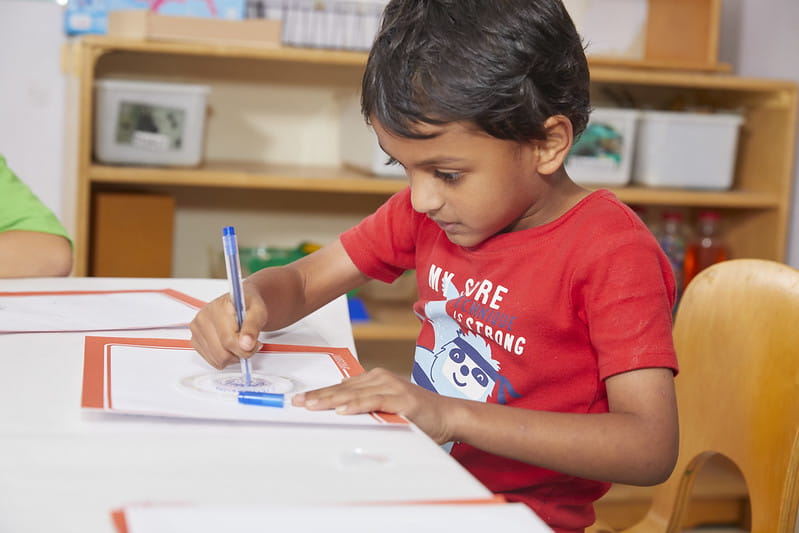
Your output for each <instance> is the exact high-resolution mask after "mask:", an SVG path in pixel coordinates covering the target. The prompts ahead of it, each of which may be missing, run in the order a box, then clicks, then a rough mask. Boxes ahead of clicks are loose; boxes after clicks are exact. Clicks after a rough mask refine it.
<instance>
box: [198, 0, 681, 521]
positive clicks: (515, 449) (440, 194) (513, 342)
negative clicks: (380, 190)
mask: <svg viewBox="0 0 799 533" xmlns="http://www.w3.org/2000/svg"><path fill="white" fill-rule="evenodd" d="M588 90H589V76H588V67H587V63H586V59H585V55H584V51H583V47H582V43H581V40H580V38H579V36H578V35H577V32H576V31H575V28H574V25H573V23H572V21H571V19H570V17H569V16H568V14H567V13H566V11H565V10H564V8H563V6H562V4H561V2H560V0H535V1H530V0H504V1H502V2H486V1H484V0H392V1H391V2H390V3H389V4H388V6H387V7H386V10H385V14H384V20H383V25H382V29H381V31H380V33H379V35H378V37H377V39H376V41H375V44H374V46H373V49H372V51H371V53H370V56H369V61H368V64H367V67H366V72H365V76H364V80H363V91H362V107H363V112H364V116H365V117H366V118H367V120H368V121H369V122H370V123H371V125H372V126H373V128H374V130H375V133H376V135H377V137H378V139H379V141H380V144H381V146H382V148H383V149H384V151H385V152H386V153H388V154H390V156H391V162H393V163H397V164H400V165H402V166H403V167H404V169H405V172H406V174H407V176H408V180H409V182H410V187H409V188H407V189H405V190H403V191H402V192H400V193H398V194H396V195H394V196H393V197H392V198H390V199H389V200H388V201H387V203H386V204H385V205H383V206H382V207H381V208H380V209H379V210H378V211H377V212H376V213H374V214H373V215H371V216H370V217H368V218H366V219H365V220H364V221H363V222H362V223H360V224H359V225H358V226H356V227H355V228H353V229H350V230H348V231H347V232H345V233H343V234H342V235H341V237H340V239H339V240H338V241H337V242H335V243H333V244H331V245H328V246H326V247H324V248H323V249H321V250H320V251H318V252H315V253H313V254H311V255H309V256H307V257H304V258H302V259H300V260H299V261H297V262H295V263H294V264H291V265H289V266H286V267H279V268H274V269H268V270H262V271H260V272H257V273H256V274H254V275H252V276H250V277H249V278H248V279H247V280H246V282H245V295H246V296H245V297H246V302H247V304H246V305H247V318H246V321H245V323H244V324H243V326H242V328H241V332H240V333H237V331H236V322H235V319H234V313H233V310H232V307H231V304H230V302H229V299H228V297H227V296H224V297H221V298H219V299H217V300H215V301H214V302H212V303H211V304H209V305H208V306H207V307H206V308H205V309H203V310H202V311H201V312H200V313H199V314H198V316H197V318H196V319H195V320H194V322H193V323H192V333H193V338H192V340H193V344H194V346H195V348H196V349H197V350H198V351H199V352H200V353H201V354H202V356H203V357H204V358H205V359H206V360H207V361H208V362H209V363H211V364H212V365H213V366H215V367H216V368H220V369H221V368H223V367H224V366H225V365H227V364H229V363H231V362H233V361H235V360H236V358H237V357H249V356H250V354H252V353H253V352H254V351H255V350H256V348H258V346H259V345H258V342H257V336H258V332H259V331H262V330H273V329H277V328H281V327H284V326H286V325H288V324H290V323H291V322H293V321H295V320H297V319H299V318H301V317H302V316H304V315H306V314H308V313H309V312H311V311H312V310H314V309H316V308H318V307H319V306H321V305H323V304H325V303H327V302H329V301H330V300H331V299H333V298H335V297H337V296H339V295H341V294H344V293H345V292H347V291H349V290H351V289H353V288H355V287H358V286H360V285H361V284H363V283H364V282H366V281H367V280H369V279H370V278H377V279H380V280H383V281H388V282H390V281H392V280H394V279H396V278H397V277H398V276H399V275H400V274H401V273H402V272H403V271H405V270H407V269H416V276H417V282H418V288H419V300H418V302H416V304H415V305H414V311H415V312H416V314H417V315H418V316H419V318H420V320H421V321H422V330H421V333H420V335H419V338H418V342H417V348H416V353H415V363H414V367H413V374H412V382H408V381H407V380H406V379H403V378H401V377H399V376H396V375H394V374H391V373H390V372H388V371H386V370H383V369H375V370H372V371H370V372H367V373H366V374H363V375H361V376H358V377H354V378H351V379H348V380H346V381H344V382H342V383H341V384H340V385H336V386H332V387H328V388H324V389H320V390H316V391H308V392H305V393H303V394H298V395H295V396H294V399H293V402H294V404H295V405H299V406H305V407H306V408H308V409H313V410H317V409H336V410H337V411H338V412H339V413H341V414H350V413H363V412H367V411H373V410H381V411H388V412H393V413H399V414H402V415H404V416H406V417H407V418H409V419H410V420H411V421H413V422H414V423H415V424H416V425H417V426H419V427H420V428H421V429H422V430H423V431H425V432H426V433H427V434H428V435H429V436H430V437H432V438H433V439H434V440H436V441H437V442H438V443H441V444H445V445H446V447H447V448H448V449H450V450H451V452H450V453H451V454H452V455H453V456H454V457H455V458H456V459H457V460H458V461H460V462H461V463H462V464H463V465H464V466H465V467H466V468H467V469H468V470H469V471H471V472H472V473H473V474H474V475H475V476H476V477H477V478H478V479H480V480H481V481H482V482H483V483H484V484H485V485H486V486H487V487H488V488H489V489H490V490H492V491H493V492H495V493H501V494H503V495H505V496H506V498H507V499H508V500H513V501H522V502H525V503H526V504H528V505H529V506H530V507H531V508H532V509H533V510H535V511H536V512H537V513H538V515H539V516H540V517H541V518H542V519H543V520H545V521H546V522H547V523H548V524H549V525H550V526H551V527H552V528H553V529H555V530H556V531H581V530H582V529H583V528H584V527H586V526H588V525H590V524H591V523H592V522H593V520H594V514H593V507H592V503H593V502H594V501H595V500H596V499H597V498H599V497H600V496H601V495H602V494H604V493H605V492H606V491H607V489H608V488H609V482H622V483H630V484H642V485H647V484H655V483H659V482H661V481H663V480H665V479H666V478H667V477H668V476H669V474H670V472H671V470H672V468H673V465H674V462H675V459H676V450H677V412H676V405H675V399H674V386H673V375H674V373H675V372H676V370H677V362H676V357H675V354H674V349H673V345H672V340H671V308H672V303H673V301H674V289H675V287H674V279H673V277H672V274H671V268H670V266H669V263H668V260H667V259H666V258H665V256H664V255H663V254H662V253H661V251H660V249H659V247H658V245H657V243H656V242H655V240H654V238H653V237H652V235H651V234H650V232H649V231H648V230H647V228H646V227H645V226H644V225H643V224H642V222H641V221H640V220H639V218H638V217H637V216H636V215H635V213H633V212H632V211H631V210H630V209H628V208H627V207H626V206H624V205H623V204H622V203H620V202H619V201H618V200H617V199H616V198H615V196H613V195H612V194H611V193H610V192H608V191H602V190H601V191H596V192H589V191H587V190H585V189H583V188H581V187H579V186H578V185H576V184H575V183H574V182H572V181H571V180H570V179H569V177H568V176H567V175H566V172H565V171H564V167H563V162H564V159H565V157H566V154H567V153H568V151H569V148H570V147H571V145H572V141H573V138H574V136H575V135H576V134H579V133H580V132H581V131H582V130H583V129H584V128H585V125H586V123H587V118H588V111H589V91H588ZM600 480H601V481H600Z"/></svg>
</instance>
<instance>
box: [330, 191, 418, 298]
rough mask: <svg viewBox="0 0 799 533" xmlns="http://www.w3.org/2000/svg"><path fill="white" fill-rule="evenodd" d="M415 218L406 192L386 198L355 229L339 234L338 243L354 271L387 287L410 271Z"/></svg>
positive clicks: (414, 241)
mask: <svg viewBox="0 0 799 533" xmlns="http://www.w3.org/2000/svg"><path fill="white" fill-rule="evenodd" d="M418 229H419V215H418V214H417V213H416V212H415V211H414V210H413V208H412V207H411V202H410V189H407V188H406V189H404V190H402V191H400V192H398V193H397V194H395V195H393V196H392V197H391V198H389V199H388V200H387V201H386V203H384V204H383V205H382V206H380V207H379V208H378V209H377V211H375V212H374V213H373V214H371V215H369V216H368V217H366V218H365V219H364V220H363V221H362V222H361V223H360V224H358V225H357V226H355V227H353V228H351V229H349V230H347V231H345V232H344V233H342V234H341V236H340V239H341V243H342V244H343V245H344V249H345V250H346V251H347V253H348V254H349V256H350V259H352V261H353V262H354V263H355V265H356V266H357V267H358V269H359V270H360V271H361V272H363V273H364V274H366V275H367V276H369V277H371V278H374V279H378V280H380V281H384V282H386V283H391V282H392V281H394V280H395V279H397V278H398V277H399V276H400V275H401V274H402V273H403V272H405V271H406V270H409V269H412V268H414V265H415V257H416V234H417V231H418Z"/></svg>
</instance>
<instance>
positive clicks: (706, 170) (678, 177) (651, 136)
mask: <svg viewBox="0 0 799 533" xmlns="http://www.w3.org/2000/svg"><path fill="white" fill-rule="evenodd" d="M742 122H743V118H742V117H741V116H740V115H736V114H732V113H716V114H702V113H687V112H679V111H644V112H642V113H641V116H640V119H639V122H638V141H637V147H636V153H635V163H634V165H633V178H632V179H633V182H635V183H639V184H641V185H650V186H656V187H681V188H686V189H710V190H726V189H729V188H730V187H731V186H732V178H733V173H734V170H735V153H736V148H737V145H738V130H739V127H740V125H741V123H742Z"/></svg>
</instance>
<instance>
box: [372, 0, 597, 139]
mask: <svg viewBox="0 0 799 533" xmlns="http://www.w3.org/2000/svg"><path fill="white" fill-rule="evenodd" d="M361 109H362V111H363V114H364V116H365V117H366V119H367V121H369V120H371V119H372V118H374V119H376V120H377V121H378V122H379V123H380V124H381V126H382V127H384V128H385V129H387V130H388V131H391V132H393V133H395V134H397V135H401V136H403V137H410V138H425V137H426V136H425V135H421V134H420V133H419V132H418V131H416V130H415V126H416V125H418V124H419V123H428V124H444V123H449V122H458V121H468V122H473V123H475V124H476V125H477V126H478V127H479V128H481V129H482V130H484V131H485V132H487V133H488V134H490V135H492V136H494V137H497V138H499V139H506V140H516V141H527V140H531V139H539V140H543V139H544V138H545V137H546V132H545V131H544V128H543V124H544V121H546V119H547V118H549V117H550V116H553V115H565V116H566V117H567V118H569V120H571V123H572V128H573V130H574V135H575V136H577V135H578V134H579V133H580V132H582V131H583V129H585V126H586V123H587V122H588V114H589V111H590V98H589V74H588V63H587V61H586V58H585V51H584V48H583V43H582V40H581V39H580V36H579V35H578V34H577V30H576V29H575V27H574V23H573V22H572V19H571V17H570V16H569V14H568V13H567V12H566V9H565V8H564V7H563V4H562V3H561V0H392V1H391V2H389V4H388V5H387V6H386V9H385V11H384V13H383V23H382V27H381V30H380V32H379V33H378V35H377V38H376V39H375V43H374V45H373V47H372V50H371V52H370V54H369V60H368V62H367V65H366V72H365V74H364V78H363V87H362V97H361Z"/></svg>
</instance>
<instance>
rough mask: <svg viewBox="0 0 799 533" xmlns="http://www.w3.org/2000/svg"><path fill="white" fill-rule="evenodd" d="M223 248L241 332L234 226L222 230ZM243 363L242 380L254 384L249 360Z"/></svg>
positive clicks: (240, 291)
mask: <svg viewBox="0 0 799 533" xmlns="http://www.w3.org/2000/svg"><path fill="white" fill-rule="evenodd" d="M222 246H223V248H224V249H225V269H226V270H227V279H228V283H229V285H230V300H231V301H232V302H233V308H234V309H235V310H236V322H237V323H238V325H239V331H241V324H242V323H243V322H244V287H242V284H241V263H240V262H239V245H238V242H237V241H236V230H235V229H234V228H233V226H225V227H224V228H223V229H222ZM239 362H240V363H241V378H242V381H243V382H244V385H246V386H249V385H250V384H251V383H252V374H251V373H250V361H249V359H239Z"/></svg>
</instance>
